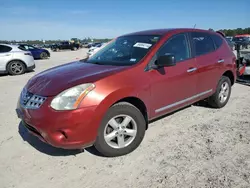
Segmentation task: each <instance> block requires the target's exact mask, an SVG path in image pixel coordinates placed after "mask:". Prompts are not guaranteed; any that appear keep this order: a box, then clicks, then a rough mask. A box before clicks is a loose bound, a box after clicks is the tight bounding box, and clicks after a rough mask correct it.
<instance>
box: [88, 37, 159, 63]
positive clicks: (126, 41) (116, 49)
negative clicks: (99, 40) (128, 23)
mask: <svg viewBox="0 0 250 188" xmlns="http://www.w3.org/2000/svg"><path fill="white" fill-rule="evenodd" d="M159 39H160V36H159V35H128V36H121V37H118V38H117V39H115V40H113V41H112V42H110V43H109V44H107V45H106V46H105V47H103V48H102V49H100V50H99V51H98V52H96V53H95V54H94V55H93V56H91V57H89V59H88V60H87V61H86V62H88V63H96V64H102V65H133V64H136V63H138V62H139V61H140V60H141V59H142V58H143V57H144V56H145V55H146V54H147V53H148V52H149V50H150V49H151V48H152V47H153V46H154V45H155V44H156V43H157V42H158V41H159Z"/></svg>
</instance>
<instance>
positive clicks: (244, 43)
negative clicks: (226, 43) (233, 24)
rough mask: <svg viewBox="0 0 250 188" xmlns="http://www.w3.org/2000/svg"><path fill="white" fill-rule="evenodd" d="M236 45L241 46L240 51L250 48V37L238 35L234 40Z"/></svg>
mask: <svg viewBox="0 0 250 188" xmlns="http://www.w3.org/2000/svg"><path fill="white" fill-rule="evenodd" d="M233 42H235V45H240V49H249V48H250V35H236V36H235V37H234V38H233Z"/></svg>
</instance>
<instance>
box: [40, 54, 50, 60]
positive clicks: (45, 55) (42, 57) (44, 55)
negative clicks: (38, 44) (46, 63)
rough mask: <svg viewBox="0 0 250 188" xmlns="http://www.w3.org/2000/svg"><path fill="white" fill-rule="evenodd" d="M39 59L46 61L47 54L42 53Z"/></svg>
mask: <svg viewBox="0 0 250 188" xmlns="http://www.w3.org/2000/svg"><path fill="white" fill-rule="evenodd" d="M40 58H41V59H48V54H47V53H46V52H42V53H41V54H40Z"/></svg>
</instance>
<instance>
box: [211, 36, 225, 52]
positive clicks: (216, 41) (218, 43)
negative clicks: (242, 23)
mask: <svg viewBox="0 0 250 188" xmlns="http://www.w3.org/2000/svg"><path fill="white" fill-rule="evenodd" d="M211 37H212V39H213V41H214V44H215V46H216V49H218V48H220V47H221V45H222V44H223V39H222V38H221V37H220V36H218V35H211ZM227 40H228V39H227Z"/></svg>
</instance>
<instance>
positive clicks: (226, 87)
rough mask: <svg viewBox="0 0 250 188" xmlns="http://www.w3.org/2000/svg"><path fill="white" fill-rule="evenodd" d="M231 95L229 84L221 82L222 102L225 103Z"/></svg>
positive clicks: (220, 98) (220, 96) (220, 94)
mask: <svg viewBox="0 0 250 188" xmlns="http://www.w3.org/2000/svg"><path fill="white" fill-rule="evenodd" d="M228 95H229V84H228V83H227V82H224V83H223V84H221V88H220V93H219V100H220V102H221V103H224V102H225V101H226V100H227V98H228Z"/></svg>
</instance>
